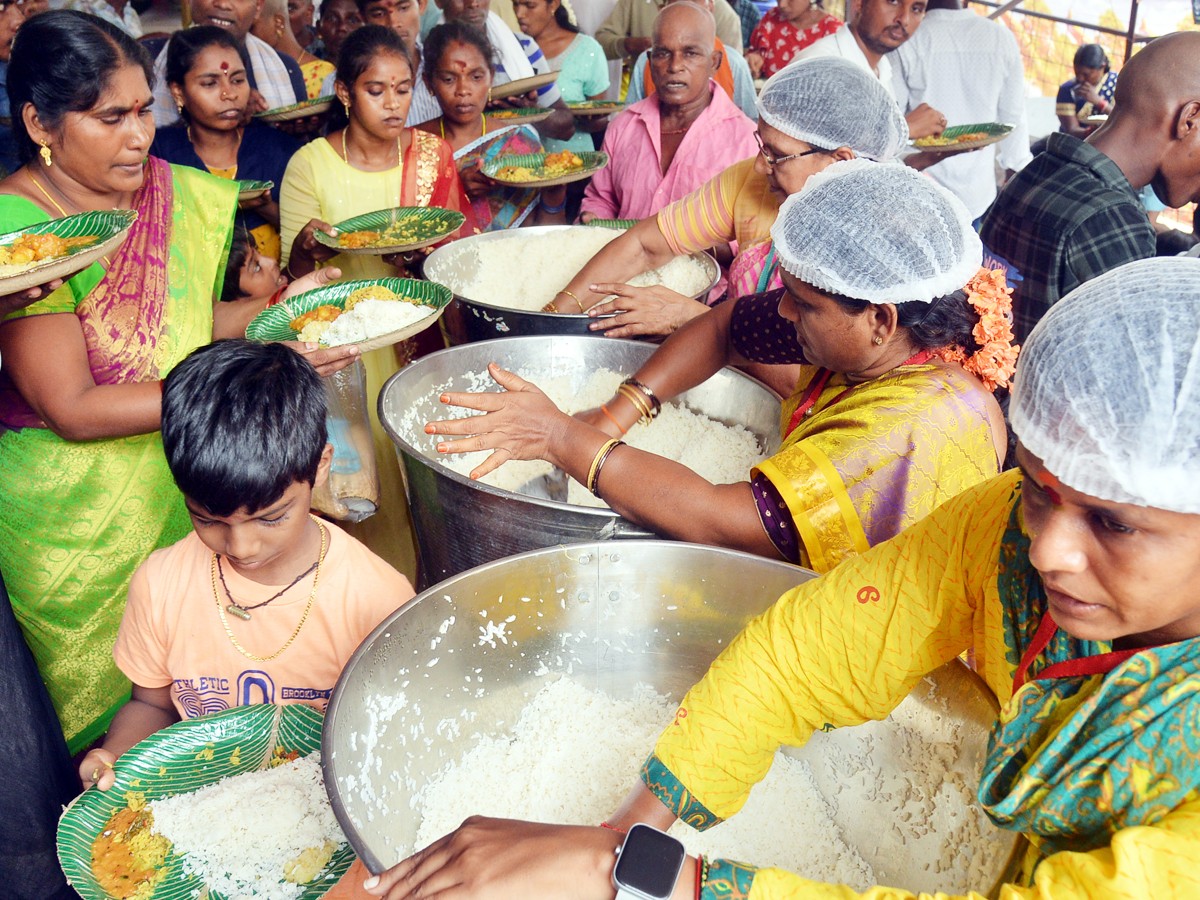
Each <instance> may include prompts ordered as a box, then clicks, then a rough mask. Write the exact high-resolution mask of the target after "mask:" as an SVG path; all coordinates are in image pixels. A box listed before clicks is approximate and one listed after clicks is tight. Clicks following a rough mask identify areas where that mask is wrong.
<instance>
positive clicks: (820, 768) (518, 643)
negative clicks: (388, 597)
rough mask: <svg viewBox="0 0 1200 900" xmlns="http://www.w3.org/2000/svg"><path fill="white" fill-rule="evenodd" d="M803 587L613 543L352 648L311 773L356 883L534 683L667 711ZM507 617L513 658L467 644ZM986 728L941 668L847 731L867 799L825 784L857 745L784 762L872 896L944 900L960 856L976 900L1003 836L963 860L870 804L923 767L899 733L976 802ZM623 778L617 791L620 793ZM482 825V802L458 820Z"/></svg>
mask: <svg viewBox="0 0 1200 900" xmlns="http://www.w3.org/2000/svg"><path fill="white" fill-rule="evenodd" d="M812 577H815V576H813V574H812V573H811V572H808V571H806V570H803V569H797V568H794V567H792V566H789V565H786V564H784V563H782V562H776V561H772V560H767V559H763V558H761V557H756V556H751V555H748V554H744V553H737V552H734V551H730V550H723V549H716V548H712V547H702V546H698V545H695V544H684V543H673V542H660V541H621V542H594V543H588V544H580V545H575V546H569V547H555V548H550V549H544V550H538V551H535V552H531V553H525V554H521V555H519V556H514V557H510V558H508V559H502V560H499V561H496V562H493V563H489V564H487V565H484V566H481V567H479V568H476V569H473V570H471V571H469V572H464V573H462V574H460V575H457V576H455V577H453V578H450V579H448V580H446V581H444V582H442V583H441V584H438V585H436V586H434V587H433V588H430V589H429V590H428V591H425V592H424V593H423V594H421V595H419V596H418V597H417V598H416V599H415V600H414V601H412V602H411V603H409V604H408V605H407V606H405V607H404V608H403V609H401V610H399V611H398V612H396V613H395V614H393V615H392V616H391V617H389V618H388V619H387V620H386V621H385V622H383V623H382V624H381V625H380V626H379V627H378V628H377V629H376V630H375V631H374V633H373V634H372V635H371V636H370V637H368V638H367V639H366V640H365V641H364V642H363V644H362V645H361V646H360V647H359V648H358V650H357V651H356V652H355V654H354V656H353V657H352V658H351V659H350V661H349V663H348V664H347V666H346V668H345V670H344V671H343V673H342V676H341V678H340V679H339V681H338V684H337V687H336V689H335V690H334V692H333V696H332V699H331V701H330V703H329V708H328V710H327V713H326V718H325V729H324V735H323V740H322V758H323V763H324V767H325V783H326V787H327V788H328V790H329V793H330V797H331V798H332V801H333V806H334V810H335V812H336V813H337V816H338V819H339V821H340V822H341V825H342V828H343V830H344V831H345V833H346V835H347V837H348V838H349V839H350V842H351V843H352V844H353V846H354V849H355V851H356V852H357V853H358V854H359V856H360V857H362V858H363V860H364V861H365V862H366V863H367V865H368V866H369V867H370V868H372V869H373V870H378V869H379V868H380V867H382V866H388V865H392V864H394V863H395V862H397V861H398V860H399V859H400V858H402V857H403V855H405V854H407V853H408V852H409V850H410V848H411V847H412V845H413V842H414V839H415V837H416V834H417V830H418V828H419V824H420V823H419V821H418V819H417V815H416V813H414V811H413V810H412V808H411V807H410V804H409V798H410V797H411V795H412V794H413V793H414V792H415V791H417V790H418V789H419V788H420V787H421V786H423V785H425V784H426V783H427V782H428V781H430V780H431V779H432V778H434V777H435V776H436V774H437V773H438V771H439V770H440V769H441V768H442V767H443V766H444V765H445V764H446V763H447V762H448V761H451V760H455V759H457V758H459V757H460V756H461V755H462V753H463V752H464V751H465V750H467V749H468V748H469V747H470V746H471V743H472V741H471V740H470V735H471V734H472V732H473V731H476V730H480V729H482V730H490V729H491V728H493V727H498V728H506V727H508V726H511V725H512V724H513V723H514V722H515V720H516V719H517V717H518V716H519V715H520V713H521V711H522V709H523V708H524V706H525V704H526V703H527V702H528V700H529V698H530V697H531V696H532V695H533V694H534V693H536V692H537V691H538V689H539V688H540V687H541V686H542V685H544V684H545V681H544V676H545V675H557V674H560V673H567V672H569V673H570V674H571V677H572V678H573V679H575V680H577V681H579V682H581V683H582V684H583V685H584V686H585V687H589V688H592V689H596V690H600V691H603V692H605V693H608V694H609V695H611V696H613V697H616V698H628V697H630V696H631V694H632V692H633V690H634V688H635V686H636V685H638V684H648V685H650V686H651V687H653V688H654V689H655V690H656V691H658V692H659V693H661V694H665V695H668V696H669V697H670V698H672V699H673V700H675V701H678V700H679V699H681V698H682V696H683V694H684V693H685V692H686V691H687V689H688V688H689V687H690V686H691V685H692V684H693V683H695V682H696V681H697V680H698V679H699V678H700V677H701V676H702V675H703V674H704V672H705V671H706V670H707V668H708V666H709V664H710V662H711V661H712V659H713V658H714V657H715V656H716V655H717V654H718V653H719V652H720V651H721V649H722V648H723V647H725V646H726V645H728V643H729V642H730V640H731V639H732V638H733V637H734V636H735V635H736V634H737V633H738V632H739V631H740V630H741V629H742V627H743V626H744V625H745V623H746V622H747V621H748V620H749V619H750V618H751V617H753V616H755V615H757V614H758V613H760V612H762V611H763V610H764V609H766V608H767V607H768V606H769V605H770V604H771V603H773V602H774V601H775V600H776V599H777V598H778V597H779V596H780V595H782V594H783V593H784V592H786V591H787V590H789V589H791V588H792V587H794V586H795V585H797V584H799V583H801V582H804V581H806V580H808V579H809V578H812ZM481 613H482V614H483V615H482V616H481ZM510 615H511V616H512V617H513V621H512V622H511V623H510V624H509V625H508V634H509V635H510V637H511V638H512V639H511V640H509V641H507V642H502V641H493V642H492V644H491V645H488V644H486V643H483V642H481V641H480V639H479V637H480V631H481V625H482V623H484V622H487V621H489V620H490V619H495V620H497V621H500V620H502V619H504V618H506V617H507V616H510ZM995 716H996V706H995V702H994V700H993V699H992V698H991V695H990V693H988V692H987V689H986V688H985V687H984V686H983V684H982V682H981V681H980V680H979V679H978V677H977V676H976V675H975V674H974V673H972V672H971V671H970V670H968V669H967V668H966V666H964V665H962V664H961V663H959V662H958V661H954V662H953V663H951V664H949V665H947V666H943V667H942V668H941V669H939V670H937V671H936V672H934V673H933V674H932V675H931V676H930V677H929V678H927V679H925V681H923V682H921V683H919V684H918V685H917V688H916V689H915V690H914V691H913V694H912V696H910V698H909V699H908V700H906V701H904V703H902V704H901V706H900V707H899V708H898V709H897V711H896V712H895V713H893V716H892V718H891V719H889V720H888V721H887V722H885V723H869V724H868V725H866V726H860V728H874V729H876V730H877V731H878V735H877V737H876V738H875V740H877V741H881V742H882V749H883V750H884V751H885V752H884V753H883V754H882V759H881V760H880V762H879V772H878V780H877V779H876V777H875V775H874V773H873V772H868V773H866V776H865V782H864V780H863V779H862V778H861V777H860V779H859V780H857V781H856V782H855V783H854V784H853V785H850V784H846V785H842V784H840V783H839V782H840V780H841V778H842V776H841V774H840V772H841V770H840V769H839V768H838V765H840V764H841V763H842V762H843V761H844V760H845V758H846V757H847V755H848V754H850V753H852V752H853V751H852V749H851V748H850V745H849V744H848V743H847V742H848V741H851V740H852V739H853V737H854V735H855V733H856V732H858V731H859V729H857V728H851V729H841V730H839V731H835V732H833V733H830V734H817V735H815V736H814V738H813V740H812V741H810V742H809V744H808V745H807V746H806V747H804V748H802V749H801V750H800V751H799V752H800V754H802V755H804V757H805V758H807V759H808V760H809V761H810V762H811V764H812V766H813V769H814V775H815V777H816V781H817V784H818V786H819V787H820V788H821V789H822V792H823V793H824V794H825V796H826V797H827V798H828V799H830V800H831V801H833V802H834V804H835V806H836V808H837V814H836V815H835V821H836V822H837V824H838V826H839V828H840V829H841V830H842V832H843V833H844V834H845V835H846V836H847V839H848V840H850V841H851V842H852V843H853V844H854V845H855V846H856V848H857V849H858V851H859V852H860V854H862V856H863V857H864V858H865V859H866V860H867V862H868V863H870V864H871V865H872V867H873V868H874V870H875V873H876V876H877V877H878V878H879V880H880V881H881V883H884V884H889V885H893V886H897V887H905V888H909V889H910V890H933V889H936V888H943V889H947V888H949V886H950V885H948V884H947V883H946V882H947V881H948V879H949V875H948V874H943V873H940V872H938V871H934V870H935V869H936V868H937V866H938V865H939V860H945V859H951V860H952V861H953V862H954V863H955V864H958V865H961V864H962V859H963V854H964V853H965V854H966V856H967V857H968V858H970V859H971V860H972V861H973V863H974V865H975V866H976V867H977V868H978V871H979V872H980V873H982V875H981V876H980V878H979V883H975V884H972V885H971V887H974V888H975V889H980V890H987V889H988V888H989V887H991V886H992V885H993V883H994V882H996V881H997V880H998V879H999V878H1000V877H1001V875H1002V872H1003V870H1004V869H1005V865H1006V863H1008V862H1009V860H1010V858H1011V855H1012V853H1013V849H1014V845H1015V842H1016V837H1015V835H1014V834H1013V833H1011V832H1002V831H999V830H997V829H994V828H991V826H990V823H989V824H988V825H987V828H986V830H985V832H984V834H983V836H982V839H981V840H980V841H979V843H978V846H971V847H968V848H964V847H963V846H959V845H956V844H954V843H953V838H952V837H948V836H947V835H946V834H938V833H937V832H936V830H934V833H933V834H930V833H929V832H930V830H931V824H932V821H931V820H913V821H903V820H893V819H891V818H888V817H887V813H886V810H887V809H888V801H887V799H886V798H884V797H881V796H880V795H881V794H883V793H885V791H884V790H883V789H882V785H884V784H885V783H886V782H885V780H884V779H886V778H889V777H900V778H903V777H904V776H905V774H906V772H908V771H911V768H912V767H914V766H915V765H917V764H921V763H923V762H924V760H920V761H915V760H914V759H913V754H914V749H913V747H917V751H916V752H919V750H920V745H919V744H914V743H913V742H912V740H911V731H912V730H913V729H917V730H920V729H922V728H930V729H932V725H929V724H928V723H930V722H931V721H932V720H934V719H936V720H940V721H941V722H949V723H951V724H952V725H953V726H955V727H956V728H957V729H958V731H959V732H960V734H961V738H960V740H959V741H958V746H957V747H955V746H953V745H951V746H950V747H949V749H948V750H947V748H946V746H945V745H943V746H942V752H941V753H940V754H938V757H937V758H938V759H939V760H940V763H938V764H941V763H944V764H945V765H946V772H945V776H944V777H945V780H946V781H947V782H954V783H957V784H960V785H968V786H974V785H975V784H977V783H978V778H979V772H980V769H981V765H982V760H983V757H984V755H985V752H986V744H987V730H988V727H989V726H990V724H991V723H992V722H993V721H994V719H995ZM923 723H924V724H923ZM666 724H668V723H664V727H665V725H666ZM613 726H614V727H619V726H620V723H613ZM903 729H909V731H908V732H907V734H908V735H909V736H908V737H906V736H905V735H906V732H905V731H904V730H903ZM546 739H547V741H553V739H554V737H553V735H547V738H546ZM649 750H650V748H649V747H648V748H647V752H649ZM878 755H879V754H876V756H878ZM950 757H952V758H950ZM529 764H530V765H531V766H534V765H537V760H530V762H529ZM496 777H497V778H503V777H504V773H503V772H497V773H496ZM636 777H637V773H636V771H631V772H630V773H629V784H630V786H632V785H633V784H634V783H635V779H636ZM936 777H937V776H936V774H935V778H936ZM951 796H952V799H951V800H949V801H947V802H946V803H945V804H944V805H947V806H951V807H953V806H954V805H955V804H956V803H957V805H958V808H957V809H954V808H951V809H949V810H948V811H946V812H948V813H950V814H951V815H954V814H957V813H961V812H962V811H963V808H964V807H963V803H962V799H961V798H962V792H961V791H959V792H955V793H953V794H952V795H951ZM953 798H957V799H953ZM487 811H488V810H487V800H486V797H480V798H479V800H478V806H477V807H476V808H474V809H470V810H464V815H466V814H469V813H481V814H486V813H487ZM893 831H895V832H898V833H899V838H898V839H899V840H900V842H901V844H902V847H903V852H897V851H896V839H892V840H891V841H890V842H889V841H888V840H886V839H884V837H883V835H884V833H885V832H886V833H887V834H889V835H890V834H892V832H893ZM931 857H932V860H933V862H932V863H931V861H930V858H931ZM751 862H756V863H758V864H761V865H769V864H770V863H771V860H751Z"/></svg>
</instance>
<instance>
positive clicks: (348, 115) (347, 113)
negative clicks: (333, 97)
mask: <svg viewBox="0 0 1200 900" xmlns="http://www.w3.org/2000/svg"><path fill="white" fill-rule="evenodd" d="M342 106H344V107H346V118H347V119H348V118H350V101H349V100H343V101H342Z"/></svg>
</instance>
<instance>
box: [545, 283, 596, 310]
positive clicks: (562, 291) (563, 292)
mask: <svg viewBox="0 0 1200 900" xmlns="http://www.w3.org/2000/svg"><path fill="white" fill-rule="evenodd" d="M560 294H566V295H567V296H568V297H570V298H571V299H572V300H574V301H575V305H576V306H578V307H579V311H580V312H581V313H587V307H586V306H584V305H583V301H582V300H580V299H579V298H578V297H576V296H575V295H574V294H572V293H571V292H570V291H568V290H567V289H566V288H563V289H562V290H561V291H559V292H558V293H557V294H555V295H554V296H555V297H558V296H559V295H560ZM550 302H551V303H553V302H554V301H553V300H551V301H550Z"/></svg>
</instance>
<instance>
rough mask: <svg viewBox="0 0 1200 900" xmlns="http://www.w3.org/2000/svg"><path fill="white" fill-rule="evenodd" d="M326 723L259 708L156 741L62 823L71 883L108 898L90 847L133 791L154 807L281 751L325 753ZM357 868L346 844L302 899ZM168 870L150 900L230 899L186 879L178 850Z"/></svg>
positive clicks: (305, 711)
mask: <svg viewBox="0 0 1200 900" xmlns="http://www.w3.org/2000/svg"><path fill="white" fill-rule="evenodd" d="M322 721H323V717H322V715H321V714H320V713H319V712H317V711H316V710H315V709H312V708H311V707H308V706H303V705H291V706H272V705H270V704H259V705H256V706H238V707H234V708H233V709H227V710H225V711H224V712H218V713H214V714H213V715H209V716H203V717H201V718H197V719H185V720H183V721H182V722H176V723H175V724H174V725H171V726H170V727H168V728H164V729H163V730H162V731H158V732H155V733H154V734H152V735H150V737H148V738H146V739H145V740H144V741H142V742H141V743H140V744H138V745H137V746H135V747H133V748H132V749H131V750H129V751H128V752H126V753H125V755H124V756H122V757H121V758H120V759H119V760H117V763H116V765H115V766H114V767H113V772H114V774H116V776H117V781H116V784H114V785H113V787H112V788H111V789H109V790H107V791H101V790H99V789H97V788H89V789H88V790H86V791H84V792H83V793H82V794H81V795H80V796H79V797H77V798H76V799H75V800H74V801H72V803H71V805H70V806H68V807H67V808H66V811H65V812H63V814H62V818H61V819H59V822H58V859H59V862H60V864H61V865H62V869H63V872H64V873H65V874H66V876H67V881H68V882H69V883H70V885H71V887H73V888H74V889H75V891H76V892H77V893H78V894H79V895H80V896H81V897H82V898H83V900H109V894H108V893H106V892H105V891H104V889H103V888H101V887H100V885H99V884H98V883H97V881H96V876H95V874H94V873H93V871H92V841H93V840H94V839H95V838H96V835H98V834H99V833H100V830H101V829H102V828H103V827H104V826H105V825H106V824H107V823H108V820H109V818H110V817H111V816H112V814H113V813H114V812H115V811H116V810H118V809H120V808H121V807H123V806H125V804H126V802H127V798H126V796H125V795H126V793H127V792H131V791H136V792H139V793H141V794H143V795H144V797H145V799H146V800H147V801H154V800H157V799H160V798H162V797H169V796H172V795H174V794H182V793H187V792H190V791H195V790H197V789H199V788H202V787H205V786H207V785H210V784H214V783H216V782H217V781H219V780H220V779H222V778H225V777H227V776H230V775H240V774H242V773H243V772H253V771H257V770H259V769H264V768H266V767H267V765H268V763H269V762H270V759H271V754H272V752H273V751H274V749H275V748H276V747H277V746H281V747H283V748H284V749H285V750H288V751H292V750H294V751H296V752H298V753H300V754H301V755H302V756H304V755H307V754H309V753H312V752H313V751H316V750H320V749H321V724H322ZM352 862H354V851H353V850H352V849H351V848H350V845H349V844H348V843H347V844H342V845H340V846H339V847H338V849H337V851H336V852H335V853H334V854H333V858H332V859H331V860H330V861H329V863H328V864H327V865H326V867H325V868H324V869H323V870H322V871H321V872H320V873H319V874H318V875H317V877H316V879H315V880H314V881H312V882H310V883H309V884H307V885H305V886H304V889H303V891H302V892H301V894H300V895H299V897H300V900H318V898H319V897H323V896H324V895H325V894H326V892H328V891H329V889H330V888H332V887H333V886H334V885H335V884H337V882H338V879H340V878H341V877H342V876H343V875H344V874H345V873H346V870H347V869H349V868H350V864H351V863H352ZM164 868H165V869H166V873H165V874H164V875H163V877H162V879H161V880H160V881H159V882H158V884H157V885H155V888H154V893H153V895H152V900H191V898H195V897H199V896H206V897H208V898H209V900H226V898H224V897H222V896H221V895H220V894H218V893H217V892H215V891H208V890H207V889H206V888H205V886H204V884H203V883H202V882H201V881H200V879H198V878H197V877H196V876H194V875H187V874H185V873H184V870H183V864H182V857H180V856H177V855H176V854H175V853H174V852H171V853H168V855H167V858H166V862H165V863H164ZM282 874H283V873H282V872H281V873H280V875H281V880H282Z"/></svg>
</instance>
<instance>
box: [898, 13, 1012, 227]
mask: <svg viewBox="0 0 1200 900" xmlns="http://www.w3.org/2000/svg"><path fill="white" fill-rule="evenodd" d="M892 59H893V66H892V69H893V76H894V85H895V94H896V101H897V102H898V103H899V104H900V108H901V109H904V110H906V111H907V110H908V109H911V108H912V107H914V106H916V105H918V104H921V103H928V104H930V105H932V106H935V107H937V108H938V109H939V110H941V111H942V112H943V113H944V114H945V115H946V117H947V118H948V119H949V120H950V123H951V124H953V125H967V124H970V123H972V122H1005V123H1008V124H1010V125H1012V126H1013V130H1012V133H1011V134H1009V136H1008V137H1007V138H1005V139H1004V140H1003V141H1001V142H1000V143H998V144H993V145H991V146H989V147H984V148H983V149H981V150H976V151H973V152H971V153H963V154H958V155H955V156H952V157H946V158H944V159H942V160H941V161H940V162H937V163H935V164H934V165H932V166H930V167H929V168H927V169H926V170H925V172H926V174H928V175H930V176H932V177H933V178H934V179H935V180H936V181H937V182H938V183H939V184H941V185H942V186H943V187H944V188H946V189H947V190H949V191H950V192H951V193H953V194H954V195H955V196H957V197H958V199H960V200H961V201H962V202H963V204H964V205H965V206H966V207H967V210H968V211H969V212H970V213H971V218H973V219H977V218H979V217H980V216H981V215H983V213H984V210H986V209H987V208H988V207H989V206H991V204H992V201H993V200H995V199H996V190H997V186H996V164H997V163H999V165H1000V168H1001V169H1003V170H1006V172H1007V173H1008V174H1011V173H1013V172H1017V171H1020V170H1021V169H1022V168H1024V167H1025V164H1026V163H1028V162H1029V161H1030V160H1031V159H1033V156H1032V155H1031V154H1030V152H1029V126H1028V124H1027V122H1026V119H1025V72H1024V68H1023V66H1022V64H1021V51H1020V50H1019V49H1018V48H1017V41H1016V39H1015V38H1014V37H1013V35H1012V32H1010V31H1009V30H1008V29H1007V28H1005V27H1004V26H1003V25H1001V24H1000V23H999V22H994V21H992V20H991V19H988V18H987V17H986V16H981V15H979V14H977V13H975V12H972V11H971V10H968V9H963V7H962V2H961V0H929V6H928V9H927V12H926V16H925V21H924V23H923V24H922V25H921V30H920V32H919V33H918V34H915V35H913V37H912V39H911V40H909V41H908V42H907V43H906V44H904V45H903V46H902V47H900V48H899V49H898V50H896V52H895V53H894V54H893V57H892Z"/></svg>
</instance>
